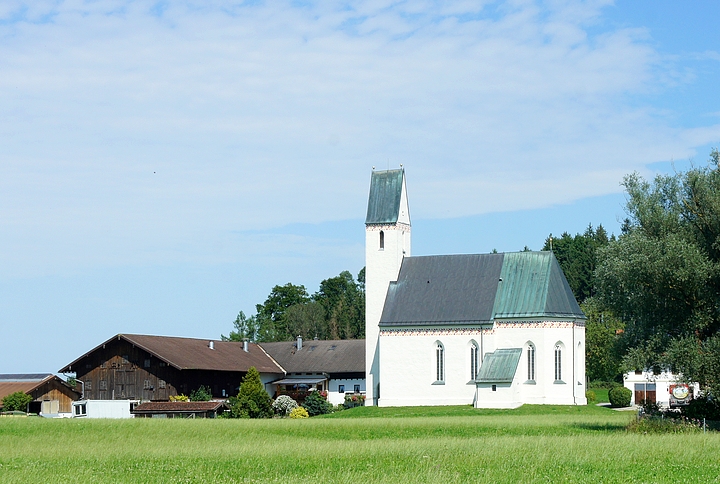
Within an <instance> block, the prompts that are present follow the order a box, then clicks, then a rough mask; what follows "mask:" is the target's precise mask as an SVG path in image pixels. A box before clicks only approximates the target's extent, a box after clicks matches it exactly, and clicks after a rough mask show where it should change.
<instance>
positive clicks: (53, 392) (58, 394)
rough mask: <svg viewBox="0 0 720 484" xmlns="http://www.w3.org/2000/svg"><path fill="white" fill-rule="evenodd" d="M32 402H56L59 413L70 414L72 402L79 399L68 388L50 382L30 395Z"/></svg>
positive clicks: (52, 381)
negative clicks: (58, 406)
mask: <svg viewBox="0 0 720 484" xmlns="http://www.w3.org/2000/svg"><path fill="white" fill-rule="evenodd" d="M30 396H32V397H33V400H35V401H39V402H42V401H44V400H57V401H58V402H59V405H60V410H59V411H60V413H70V412H72V402H74V401H75V400H76V399H78V398H80V396H79V395H78V394H77V393H75V392H73V391H72V390H71V389H70V388H68V387H67V386H65V385H64V384H62V383H60V382H59V381H57V380H50V381H48V382H47V383H44V384H43V385H41V386H39V387H38V388H36V389H35V390H33V391H32V392H31V393H30Z"/></svg>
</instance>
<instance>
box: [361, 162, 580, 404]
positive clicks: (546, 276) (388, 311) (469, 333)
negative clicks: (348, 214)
mask: <svg viewBox="0 0 720 484" xmlns="http://www.w3.org/2000/svg"><path fill="white" fill-rule="evenodd" d="M365 234H366V237H365V264H366V266H365V267H366V269H365V271H366V275H365V277H366V282H365V290H366V316H365V317H366V319H365V338H366V339H365V342H366V343H365V352H366V355H365V356H366V357H365V365H366V379H367V380H366V405H377V406H413V405H467V404H472V405H474V406H475V407H476V408H515V407H518V406H520V405H523V404H526V403H528V404H559V405H585V404H587V400H586V398H585V390H586V388H585V387H586V382H585V315H584V314H583V312H582V311H581V310H580V307H579V306H578V303H577V301H576V300H575V297H574V296H573V294H572V291H571V290H570V286H569V285H568V282H567V280H566V278H565V275H564V274H563V272H562V269H561V268H560V265H559V264H558V261H557V259H556V258H555V256H554V255H553V253H552V252H513V253H504V254H503V253H500V254H460V255H438V256H421V257H413V256H411V223H410V211H409V205H408V194H407V185H406V179H405V171H404V170H403V169H399V170H385V171H373V172H372V176H371V181H370V194H369V200H368V207H367V217H366V219H365Z"/></svg>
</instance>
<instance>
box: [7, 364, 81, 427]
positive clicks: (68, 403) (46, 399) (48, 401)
mask: <svg viewBox="0 0 720 484" xmlns="http://www.w3.org/2000/svg"><path fill="white" fill-rule="evenodd" d="M16 392H23V393H25V394H27V395H30V396H31V397H32V398H33V401H32V402H30V404H29V405H28V408H27V411H28V412H30V413H37V414H39V415H42V416H44V417H69V416H70V415H71V412H72V403H73V402H74V401H75V400H78V399H79V398H80V397H81V395H80V392H79V391H77V390H75V389H74V388H72V387H71V386H70V385H68V384H67V383H66V382H65V381H64V380H63V379H62V378H60V377H58V376H56V375H53V374H50V373H21V374H18V373H13V374H0V400H2V399H3V398H5V397H6V396H8V395H10V394H12V393H16Z"/></svg>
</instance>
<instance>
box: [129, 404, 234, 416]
mask: <svg viewBox="0 0 720 484" xmlns="http://www.w3.org/2000/svg"><path fill="white" fill-rule="evenodd" d="M227 409H228V406H227V403H225V402H224V401H215V402H213V401H210V402H147V403H141V404H140V405H137V406H136V407H135V408H134V409H133V411H132V413H133V415H135V418H217V416H218V415H219V414H221V413H222V412H224V411H225V410H227Z"/></svg>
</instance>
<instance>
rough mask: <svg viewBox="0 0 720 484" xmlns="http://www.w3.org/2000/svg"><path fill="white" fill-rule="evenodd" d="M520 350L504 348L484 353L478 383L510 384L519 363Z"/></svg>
mask: <svg viewBox="0 0 720 484" xmlns="http://www.w3.org/2000/svg"><path fill="white" fill-rule="evenodd" d="M521 354H522V349H521V348H504V349H500V350H495V351H494V352H493V353H486V354H485V358H484V359H483V362H482V366H480V370H479V371H478V375H477V378H476V379H475V381H476V382H478V383H511V382H512V381H513V378H514V377H515V371H517V367H518V363H519V362H520V355H521Z"/></svg>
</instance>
